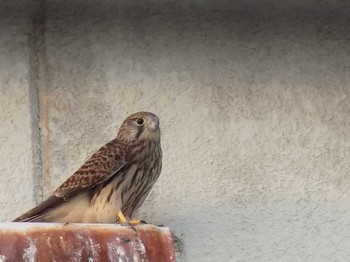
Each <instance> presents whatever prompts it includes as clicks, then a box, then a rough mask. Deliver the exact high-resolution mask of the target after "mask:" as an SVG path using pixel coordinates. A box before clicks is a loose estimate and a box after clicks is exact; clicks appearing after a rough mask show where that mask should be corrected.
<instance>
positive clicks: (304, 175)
mask: <svg viewBox="0 0 350 262" xmlns="http://www.w3.org/2000/svg"><path fill="white" fill-rule="evenodd" d="M35 3H36V8H34V10H33V11H32V13H34V14H35V16H34V17H35V19H34V20H30V19H29V18H28V16H29V17H30V15H28V14H27V13H26V12H28V11H26V10H27V9H24V8H23V7H22V8H23V9H22V11H21V12H22V13H21V14H22V15H18V16H16V18H13V17H11V19H10V18H8V19H10V22H9V25H8V26H6V23H5V25H3V24H2V25H1V32H0V33H1V40H0V42H1V45H0V55H1V59H0V65H1V72H0V76H1V79H0V80H1V82H0V83H1V85H0V89H1V91H2V94H1V97H0V101H1V104H0V112H1V114H0V117H1V121H2V122H3V123H4V125H3V127H2V128H0V139H1V140H0V141H1V150H0V159H1V163H2V165H1V175H2V176H1V177H0V179H1V181H2V182H3V183H1V187H2V190H3V191H4V192H5V193H4V194H3V195H4V197H3V198H2V199H3V200H2V202H1V208H2V209H1V210H2V217H1V218H2V220H8V219H10V218H12V217H14V216H16V215H17V214H18V213H21V212H22V211H25V209H26V208H28V207H29V206H30V205H31V204H32V205H34V203H35V201H36V199H38V198H40V196H41V193H42V192H41V190H42V191H43V194H44V196H47V195H48V194H49V193H50V192H52V191H53V190H54V189H55V188H56V187H57V186H58V185H59V184H60V183H61V182H62V181H63V180H64V179H65V178H67V177H68V176H70V175H71V174H72V172H74V171H75V170H76V169H77V168H79V166H80V165H81V164H82V163H83V161H84V160H86V159H87V157H89V156H90V155H91V154H92V153H93V152H94V151H95V150H96V149H98V148H99V147H100V146H101V145H103V144H104V143H105V142H107V141H109V140H110V139H112V138H113V137H114V136H115V135H116V132H117V129H118V126H119V125H120V123H121V121H122V120H123V119H124V118H125V117H126V116H127V115H128V114H130V113H132V112H135V111H139V110H149V111H152V112H154V113H156V114H158V115H159V117H160V118H161V127H162V135H163V137H162V146H163V151H164V168H163V173H162V176H161V178H160V179H159V181H158V183H157V184H156V186H155V188H154V190H153V191H152V193H151V195H150V197H149V198H148V199H147V202H146V203H145V205H144V206H143V208H142V210H141V215H142V217H143V218H144V219H145V220H147V221H149V222H153V223H156V224H157V223H162V224H165V225H167V226H169V227H171V228H172V229H173V231H174V232H175V234H176V235H177V236H178V237H179V238H180V239H181V241H182V243H183V245H182V246H181V247H182V250H181V252H179V261H347V260H348V257H349V256H350V250H349V248H348V247H349V245H350V227H349V222H348V221H349V217H350V179H349V177H348V176H349V172H350V131H349V130H350V84H349V83H350V31H349V26H350V21H349V18H348V14H349V11H350V5H349V4H348V3H346V2H345V1H344V2H342V1H333V2H332V4H327V3H326V2H321V3H319V1H299V2H297V1H282V2H281V1H213V2H209V1H182V2H181V3H180V2H178V1H167V2H162V1H147V2H145V1H143V2H138V1H118V2H116V1H53V0H47V1H46V2H40V1H37V2H35ZM19 6H20V5H19ZM18 8H20V7H12V8H11V12H16V13H17V12H19V11H17V10H18ZM1 19H3V20H6V17H4V16H2V17H1ZM16 19H17V20H16ZM28 21H29V22H30V21H31V22H32V23H28ZM28 31H30V32H29V33H28ZM27 34H29V36H27ZM27 38H28V39H29V40H26V39H27ZM26 41H28V42H26ZM9 87H11V89H10V88H9ZM39 112H40V113H39ZM39 127H40V129H39ZM39 135H40V137H39ZM38 144H39V145H40V147H39V148H38ZM39 160H40V161H39ZM15 176H16V177H15ZM21 181H26V182H25V183H20V182H21ZM19 186H20V187H21V188H20V190H18V187H19ZM33 188H35V190H33ZM14 199H15V201H16V205H15V206H14V205H13V200H14Z"/></svg>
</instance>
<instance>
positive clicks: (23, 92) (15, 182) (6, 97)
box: [0, 1, 41, 220]
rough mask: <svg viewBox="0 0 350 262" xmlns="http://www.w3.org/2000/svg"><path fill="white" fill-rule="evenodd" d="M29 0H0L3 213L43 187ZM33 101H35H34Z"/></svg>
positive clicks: (25, 204) (7, 215)
mask: <svg viewBox="0 0 350 262" xmlns="http://www.w3.org/2000/svg"><path fill="white" fill-rule="evenodd" d="M30 4H31V2H30V1H16V3H11V2H8V1H6V2H5V1H4V2H1V5H0V123H1V127H0V174H1V175H0V191H1V192H2V193H1V196H2V198H1V200H0V210H1V219H2V220H9V219H12V218H13V215H14V213H18V212H21V211H22V210H24V209H26V208H30V207H31V206H32V205H33V203H34V202H35V201H37V200H38V194H39V195H40V194H41V188H39V187H38V185H39V184H40V181H39V180H38V179H37V178H36V177H35V175H34V174H35V171H36V170H37V168H38V166H39V163H38V161H39V160H38V159H39V155H38V144H37V138H38V137H39V133H38V129H37V128H36V127H34V123H35V121H36V117H37V110H36V109H37V105H36V102H35V97H33V94H34V93H35V92H32V89H33V86H32V82H31V74H32V73H31V70H32V69H31V65H30V63H31V54H30V53H31V51H30V32H31V30H32V28H31V23H30V19H29V15H30V10H31V8H30ZM33 103H34V104H33Z"/></svg>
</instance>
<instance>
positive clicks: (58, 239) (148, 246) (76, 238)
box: [0, 223, 176, 262]
mask: <svg viewBox="0 0 350 262" xmlns="http://www.w3.org/2000/svg"><path fill="white" fill-rule="evenodd" d="M2 261H6V262H12V261H16V262H17V261H28V262H29V261H36V262H46V261H57V262H60V261H62V262H63V261H64V262H69V261H74V262H78V261H82V262H83V261H89V262H90V261H91V262H102V261H103V262H106V261H120V262H124V261H129V262H131V261H135V262H137V261H142V262H163V261H164V262H173V261H176V260H175V253H174V246H173V240H172V235H171V232H170V230H169V228H166V227H157V226H153V225H139V226H134V227H132V226H124V225H114V224H58V223H0V262H2Z"/></svg>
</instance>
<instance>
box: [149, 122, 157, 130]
mask: <svg viewBox="0 0 350 262" xmlns="http://www.w3.org/2000/svg"><path fill="white" fill-rule="evenodd" d="M158 128H159V121H155V120H153V121H152V122H151V123H150V124H149V129H151V130H152V131H156V130H157V129H158Z"/></svg>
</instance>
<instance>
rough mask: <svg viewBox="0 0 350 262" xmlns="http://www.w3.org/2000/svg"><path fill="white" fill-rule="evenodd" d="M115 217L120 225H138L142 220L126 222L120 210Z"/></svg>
mask: <svg viewBox="0 0 350 262" xmlns="http://www.w3.org/2000/svg"><path fill="white" fill-rule="evenodd" d="M117 217H118V221H119V222H120V223H122V224H130V225H139V224H141V223H142V220H127V219H126V218H125V216H124V214H123V213H122V211H121V210H119V212H118V214H117Z"/></svg>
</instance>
